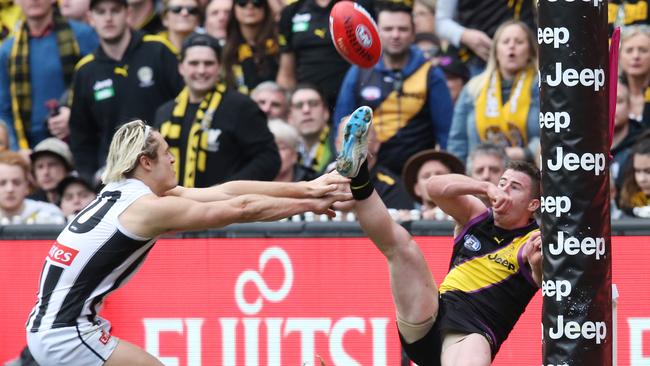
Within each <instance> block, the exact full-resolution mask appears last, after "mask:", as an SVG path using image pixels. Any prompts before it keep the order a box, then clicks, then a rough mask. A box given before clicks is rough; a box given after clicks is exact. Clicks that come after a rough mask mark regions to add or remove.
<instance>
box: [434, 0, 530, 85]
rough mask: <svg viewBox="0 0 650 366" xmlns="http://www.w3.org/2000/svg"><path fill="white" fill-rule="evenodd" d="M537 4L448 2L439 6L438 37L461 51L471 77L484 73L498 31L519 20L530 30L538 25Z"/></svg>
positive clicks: (527, 2) (477, 0) (463, 0)
mask: <svg viewBox="0 0 650 366" xmlns="http://www.w3.org/2000/svg"><path fill="white" fill-rule="evenodd" d="M535 18H536V14H535V5H534V2H533V1H508V2H506V1H484V0H445V1H438V2H437V6H436V34H437V35H438V37H440V39H441V40H444V41H447V42H449V43H450V44H451V45H453V46H454V47H457V48H459V49H460V55H461V60H462V61H463V62H465V64H466V65H467V67H468V69H469V71H470V75H471V76H475V75H478V74H479V73H481V72H482V71H483V69H484V68H485V62H487V61H488V58H489V56H490V47H491V45H492V43H493V42H492V39H491V37H493V36H494V35H495V34H496V30H497V28H498V27H499V26H501V24H502V23H505V22H506V21H508V20H513V19H517V20H520V21H522V22H524V23H525V24H526V25H527V26H528V27H529V28H530V29H537V26H536V24H535Z"/></svg>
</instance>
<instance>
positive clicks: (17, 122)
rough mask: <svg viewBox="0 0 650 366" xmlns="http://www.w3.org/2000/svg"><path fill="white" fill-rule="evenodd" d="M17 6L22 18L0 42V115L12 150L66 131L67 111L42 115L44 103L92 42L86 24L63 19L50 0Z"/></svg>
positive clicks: (60, 90)
mask: <svg viewBox="0 0 650 366" xmlns="http://www.w3.org/2000/svg"><path fill="white" fill-rule="evenodd" d="M19 5H21V7H22V10H23V13H24V15H25V21H24V22H23V23H21V26H20V28H19V29H18V30H16V33H15V35H14V36H13V37H11V38H9V39H8V40H7V41H5V42H4V43H2V46H0V65H1V67H0V120H2V121H4V122H5V123H7V126H9V130H10V131H9V132H10V133H9V136H10V138H11V147H12V150H17V149H19V148H20V149H29V148H31V147H34V146H35V145H36V144H37V143H39V142H41V141H42V140H43V139H45V138H46V137H48V136H50V133H51V134H52V135H54V136H57V137H59V138H63V137H65V136H67V135H68V133H69V128H68V118H69V116H70V110H69V109H68V108H67V107H62V108H61V110H60V113H59V114H58V115H57V116H52V117H49V118H48V116H49V114H50V110H48V107H47V102H48V101H50V100H58V99H59V98H60V97H61V95H63V93H64V92H65V90H66V88H67V87H68V86H69V85H70V82H71V80H72V74H73V70H74V65H75V64H76V63H77V61H79V59H80V58H81V57H82V56H84V55H86V54H88V53H90V52H91V51H92V50H93V49H95V48H96V47H97V35H96V34H95V32H93V30H92V28H90V27H89V26H88V25H86V24H82V23H78V22H75V21H68V20H66V19H65V18H64V17H62V16H61V15H60V14H59V12H58V9H57V8H56V7H55V6H54V5H53V3H52V1H51V0H31V1H20V3H19ZM36 65H38V67H36ZM12 90H14V92H12Z"/></svg>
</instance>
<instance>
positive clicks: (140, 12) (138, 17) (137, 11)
mask: <svg viewBox="0 0 650 366" xmlns="http://www.w3.org/2000/svg"><path fill="white" fill-rule="evenodd" d="M91 2H92V1H91ZM127 2H128V6H129V11H128V14H127V22H128V24H129V27H130V28H131V29H133V30H138V31H141V32H142V33H145V34H158V33H160V32H162V31H163V30H165V27H164V26H163V23H162V18H161V17H160V14H159V13H158V11H157V9H156V0H127ZM91 7H92V5H91Z"/></svg>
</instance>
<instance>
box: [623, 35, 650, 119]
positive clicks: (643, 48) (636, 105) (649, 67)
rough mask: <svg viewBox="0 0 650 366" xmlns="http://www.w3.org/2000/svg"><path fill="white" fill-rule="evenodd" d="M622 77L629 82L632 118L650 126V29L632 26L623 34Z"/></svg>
mask: <svg viewBox="0 0 650 366" xmlns="http://www.w3.org/2000/svg"><path fill="white" fill-rule="evenodd" d="M619 60H620V69H621V73H622V77H623V78H624V80H625V81H626V82H627V86H628V92H629V98H630V108H629V113H630V118H632V119H634V120H636V121H638V122H641V124H642V125H643V126H645V127H648V126H650V89H649V87H650V28H649V27H648V26H630V27H627V28H626V29H625V30H624V31H623V33H622V34H621V54H620V56H619Z"/></svg>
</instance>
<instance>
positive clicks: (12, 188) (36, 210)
mask: <svg viewBox="0 0 650 366" xmlns="http://www.w3.org/2000/svg"><path fill="white" fill-rule="evenodd" d="M29 170H30V168H29V163H28V162H27V161H26V160H25V159H24V158H23V157H22V156H21V155H20V154H19V153H16V152H13V151H4V152H0V223H1V224H2V225H8V224H62V223H64V222H65V219H64V218H63V214H62V213H61V210H59V208H58V207H56V206H55V205H53V204H51V203H46V202H40V201H34V200H31V199H29V198H27V195H28V194H29V174H30V173H29Z"/></svg>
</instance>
